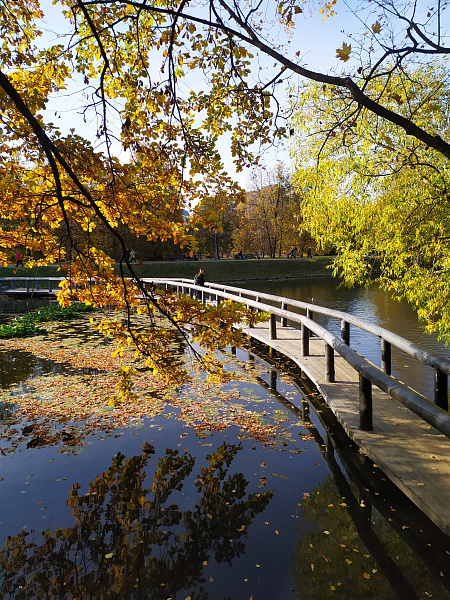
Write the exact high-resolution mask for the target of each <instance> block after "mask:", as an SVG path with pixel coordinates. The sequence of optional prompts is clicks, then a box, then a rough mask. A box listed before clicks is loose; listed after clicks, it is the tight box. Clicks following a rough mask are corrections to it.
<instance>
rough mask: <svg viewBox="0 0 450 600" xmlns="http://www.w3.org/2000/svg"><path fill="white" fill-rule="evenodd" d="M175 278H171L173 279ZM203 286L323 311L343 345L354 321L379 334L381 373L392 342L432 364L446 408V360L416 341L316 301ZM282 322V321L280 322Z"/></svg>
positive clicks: (437, 398)
mask: <svg viewBox="0 0 450 600" xmlns="http://www.w3.org/2000/svg"><path fill="white" fill-rule="evenodd" d="M174 281H175V279H174ZM176 281H180V282H183V281H184V282H186V283H193V280H192V279H181V278H180V279H178V280H176ZM205 287H208V288H212V289H219V290H223V291H228V292H237V293H238V295H239V296H240V297H245V296H251V297H254V298H256V299H258V298H259V299H263V300H269V301H271V302H277V303H279V304H280V305H281V308H287V307H288V306H293V307H296V308H300V309H303V310H306V314H307V316H309V317H310V318H313V315H314V314H315V313H317V314H321V315H325V316H328V317H331V318H334V319H339V320H340V321H341V339H342V341H344V342H345V343H346V344H347V345H349V343H350V328H349V325H354V326H355V327H358V328H359V329H362V330H363V331H366V332H367V333H370V334H372V335H376V336H377V337H379V338H381V366H382V369H383V371H384V372H385V373H387V374H388V375H390V373H391V355H392V349H391V347H392V346H395V347H396V348H398V349H399V350H402V352H404V353H405V354H407V355H408V356H411V357H412V358H415V359H416V360H418V361H419V362H421V363H422V364H425V365H427V366H430V367H432V368H433V369H434V370H435V389H434V402H435V403H436V404H437V405H438V406H441V407H442V408H445V409H446V408H447V404H448V384H447V376H448V375H450V360H448V359H447V358H443V357H442V356H436V355H434V354H431V353H430V352H427V351H426V350H423V349H422V348H420V347H419V346H417V345H416V344H413V343H412V342H410V341H409V340H407V339H405V338H403V337H401V336H400V335H397V334H396V333H393V332H392V331H389V330H388V329H384V328H383V327H380V326H379V325H375V324H374V323H369V322H367V321H364V320H363V319H360V318H359V317H355V316H353V315H351V314H349V313H346V312H342V311H339V310H335V309H333V308H326V307H324V306H318V305H317V304H311V303H308V302H302V301H301V300H294V299H292V298H286V297H281V296H274V295H272V294H266V293H264V292H257V291H254V290H248V289H245V288H237V287H233V286H230V285H223V284H217V283H209V282H207V283H205ZM284 325H286V323H284Z"/></svg>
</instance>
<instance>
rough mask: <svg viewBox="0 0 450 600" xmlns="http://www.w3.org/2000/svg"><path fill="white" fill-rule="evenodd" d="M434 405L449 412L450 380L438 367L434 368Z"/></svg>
mask: <svg viewBox="0 0 450 600" xmlns="http://www.w3.org/2000/svg"><path fill="white" fill-rule="evenodd" d="M434 403H435V404H436V405H437V406H439V408H443V409H444V410H447V411H448V378H447V373H444V372H443V371H441V370H440V369H439V368H438V367H435V368H434Z"/></svg>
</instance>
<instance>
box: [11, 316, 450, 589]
mask: <svg viewBox="0 0 450 600" xmlns="http://www.w3.org/2000/svg"><path fill="white" fill-rule="evenodd" d="M174 351H178V352H183V351H185V348H184V347H183V346H182V344H181V342H180V344H179V346H178V347H177V348H174ZM221 356H222V358H223V360H224V361H226V363H227V369H228V370H229V371H230V372H235V373H236V374H237V375H239V379H237V380H234V379H232V380H231V381H230V382H228V383H226V384H223V385H222V386H212V385H211V384H207V383H206V382H205V379H204V378H203V377H202V376H201V375H200V376H199V377H198V378H196V379H195V380H194V381H193V382H192V384H186V385H184V386H180V387H179V388H177V389H165V388H164V386H162V385H161V384H159V383H157V382H156V381H155V380H153V379H152V378H151V377H150V376H149V374H148V373H146V372H145V370H143V369H141V367H140V365H135V366H136V376H135V377H136V387H135V390H136V393H137V395H138V398H137V401H136V403H135V404H129V405H126V406H125V405H117V406H115V405H114V404H117V403H114V396H115V391H116V385H117V381H118V376H117V368H118V362H117V360H116V359H113V358H112V357H111V348H110V347H108V345H106V344H105V341H104V339H103V338H100V337H99V336H98V335H97V334H96V333H95V332H93V331H92V332H90V333H89V325H88V321H87V320H86V321H85V320H83V319H82V320H81V321H77V322H76V323H72V324H70V325H67V324H65V325H57V324H55V325H53V326H52V328H51V330H50V331H49V333H48V335H47V336H41V337H39V336H37V337H35V338H31V339H27V340H17V341H11V342H9V341H8V342H4V343H2V351H1V353H0V358H1V363H0V365H1V367H2V387H3V394H2V397H1V401H0V419H1V422H0V425H1V428H0V432H1V438H0V494H1V496H0V498H1V500H0V502H1V513H0V514H1V516H0V521H1V522H0V537H1V540H0V562H1V567H2V568H1V573H0V590H1V598H2V599H3V598H4V599H9V598H11V599H12V598H14V599H25V598H26V599H31V598H58V599H60V598H61V599H66V598H67V599H69V598H80V599H82V598H96V599H97V598H98V599H100V598H102V599H103V598H104V599H116V598H117V599H121V600H123V599H124V598H127V599H128V598H146V599H147V598H148V599H152V600H153V599H154V600H159V599H161V600H168V599H169V598H171V599H172V600H175V599H177V600H179V599H181V600H186V599H188V598H189V599H191V600H200V599H201V600H207V599H209V600H222V599H223V600H225V599H230V600H237V599H243V600H250V599H253V600H266V599H267V600H288V599H292V600H297V599H298V600H300V599H302V600H308V599H309V598H311V599H313V598H314V599H316V600H317V599H321V598H323V599H325V598H330V597H331V598H339V599H349V598H351V599H352V600H353V599H354V600H359V599H361V600H362V599H367V598H377V599H378V598H383V600H384V599H391V598H392V599H394V598H408V600H410V599H413V598H429V597H434V598H440V599H445V598H450V592H449V589H450V566H449V557H450V554H449V553H450V546H449V544H448V538H447V537H446V536H444V535H443V534H441V533H440V532H439V531H438V530H437V529H436V528H435V527H434V526H433V525H432V524H431V523H429V522H428V521H427V520H426V519H425V518H424V517H422V515H421V514H420V513H419V512H418V511H417V510H416V509H415V508H414V507H413V506H412V505H410V503H409V502H408V501H407V500H406V499H405V498H404V497H403V496H402V495H401V494H399V493H398V492H397V491H396V489H395V488H393V487H392V486H390V485H389V481H387V480H386V478H385V477H384V476H383V474H382V473H380V472H378V471H379V470H378V469H377V468H376V467H375V466H374V465H373V464H372V463H370V461H368V460H367V459H366V458H365V457H364V456H363V455H361V453H360V452H358V449H357V448H355V447H354V446H353V445H352V444H351V442H350V441H349V440H348V438H346V436H345V434H344V433H343V431H342V430H341V429H340V428H339V426H338V425H337V424H336V423H335V421H334V419H333V417H332V415H330V413H329V411H327V409H326V407H324V406H323V405H322V404H321V401H320V398H319V397H318V395H317V393H316V392H315V390H314V389H310V388H308V386H307V385H306V386H304V387H300V382H299V381H298V380H297V379H296V377H297V375H298V374H297V373H296V372H295V370H293V367H292V366H291V365H288V364H284V363H282V362H281V360H280V359H278V362H276V364H274V362H273V361H274V359H273V358H272V359H271V358H269V357H267V356H265V355H264V349H258V348H247V349H242V350H238V351H237V352H236V353H235V354H233V352H231V349H224V350H223V351H222V353H221ZM275 387H276V389H275ZM110 400H111V404H109V401H110ZM330 432H331V433H332V434H333V437H334V438H335V439H339V440H340V444H339V452H336V451H333V449H332V448H331V447H330V444H329V439H330V436H329V434H330Z"/></svg>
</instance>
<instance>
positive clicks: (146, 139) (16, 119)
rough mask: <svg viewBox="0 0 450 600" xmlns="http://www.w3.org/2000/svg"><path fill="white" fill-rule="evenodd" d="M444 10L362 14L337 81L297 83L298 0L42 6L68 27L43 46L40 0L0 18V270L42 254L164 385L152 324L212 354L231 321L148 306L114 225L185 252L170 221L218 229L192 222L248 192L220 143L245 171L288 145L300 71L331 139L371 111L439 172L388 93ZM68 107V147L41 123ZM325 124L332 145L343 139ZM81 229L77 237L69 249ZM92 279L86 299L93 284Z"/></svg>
mask: <svg viewBox="0 0 450 600" xmlns="http://www.w3.org/2000/svg"><path fill="white" fill-rule="evenodd" d="M335 5H336V6H335ZM338 8H339V2H338V1H337V0H336V1H333V2H331V3H330V4H329V5H327V6H325V7H321V6H317V7H316V6H314V5H312V12H313V14H314V13H315V12H316V11H319V10H322V11H324V13H325V17H327V16H328V17H329V19H331V18H332V12H333V10H338ZM445 8H446V2H441V3H439V4H438V5H436V7H435V8H433V9H430V10H429V12H428V13H427V12H426V11H425V12H423V13H422V11H421V10H419V9H418V8H417V7H416V4H415V3H414V2H406V3H405V4H403V5H402V6H401V7H398V6H397V4H396V3H392V2H370V3H365V2H363V9H364V10H358V19H359V20H360V22H361V23H362V25H363V29H362V31H361V37H358V32H357V31H356V29H355V30H354V31H353V32H350V34H351V35H352V36H353V37H352V39H351V40H350V39H347V38H346V41H344V42H343V43H342V47H341V48H339V49H338V52H337V55H338V58H339V59H341V60H342V61H343V62H342V65H345V69H346V71H345V72H344V73H343V74H342V75H336V74H335V73H334V72H333V70H332V67H333V66H334V65H330V67H331V69H330V72H328V71H326V70H323V71H321V72H317V71H315V70H313V69H310V68H308V67H307V62H306V60H307V58H306V53H304V54H302V50H301V49H300V48H299V47H298V46H297V42H295V44H292V43H291V44H290V43H289V42H290V39H289V38H290V37H291V38H292V35H291V34H292V32H293V31H294V26H295V25H296V26H297V28H298V29H297V30H296V31H300V32H301V27H302V26H303V25H304V26H306V27H308V22H307V18H308V16H307V15H306V12H304V6H303V5H300V4H298V3H297V2H296V0H289V1H288V2H284V1H283V2H281V1H280V2H274V3H267V5H263V4H261V3H260V2H256V3H252V2H250V3H243V4H241V3H238V2H236V3H233V4H229V3H227V1H226V0H210V1H209V2H207V3H206V5H203V4H201V3H200V4H199V3H196V2H194V1H193V2H187V1H186V0H182V1H181V2H172V1H167V2H166V1H164V2H158V3H148V2H140V1H135V0H129V1H124V2H118V1H116V0H90V1H83V0H76V1H74V0H63V1H61V2H57V3H56V4H55V5H53V7H52V9H51V10H52V21H53V15H54V13H55V11H58V10H62V15H61V18H58V19H55V22H57V23H62V26H61V30H60V31H59V32H55V34H53V33H52V34H50V35H49V34H48V33H47V34H46V35H45V36H43V35H42V30H43V29H44V28H47V24H46V23H45V20H44V17H45V15H44V14H43V13H42V11H41V8H40V6H39V4H38V2H37V1H36V0H12V1H11V2H8V3H3V4H2V11H1V13H0V32H1V40H2V42H1V43H2V53H1V58H0V102H1V143H0V156H1V161H0V174H1V177H0V199H1V202H0V223H1V225H2V227H1V228H0V247H2V248H3V249H4V251H3V253H2V254H1V256H0V258H1V259H2V260H3V261H4V262H6V260H7V258H8V253H10V252H11V249H12V248H15V247H26V248H27V249H29V250H30V251H31V252H32V254H33V256H38V254H39V255H40V256H42V258H41V259H40V260H38V261H37V262H38V263H47V262H51V261H55V260H60V261H66V263H67V267H68V269H69V273H70V278H71V282H70V283H68V284H67V286H66V287H65V288H64V289H63V290H62V293H61V296H60V299H61V301H62V302H63V303H64V302H68V301H71V300H72V299H74V298H78V299H80V300H83V301H86V302H90V303H92V304H94V305H95V306H96V307H99V308H101V307H102V306H105V305H108V306H109V307H112V308H116V309H118V310H124V309H125V310H127V311H128V316H127V320H126V323H125V324H123V323H120V322H119V321H117V322H115V321H111V322H105V323H104V324H103V330H104V331H106V332H108V333H113V334H115V335H117V336H118V339H119V341H120V344H122V346H123V345H124V344H128V343H134V344H135V345H136V346H137V348H138V351H140V352H143V353H145V355H146V356H147V358H148V364H149V366H151V367H152V368H154V369H155V371H156V372H160V373H165V374H166V375H167V376H173V374H174V372H175V371H174V370H173V369H172V368H171V366H170V359H171V357H170V356H169V355H168V354H167V352H165V350H164V348H165V340H166V336H167V335H168V329H167V326H166V325H160V323H159V321H158V318H157V315H163V316H164V318H165V319H166V320H169V321H170V322H171V323H172V326H175V327H180V328H183V325H184V324H185V323H190V324H191V327H193V334H194V338H195V337H197V338H198V339H199V340H201V341H202V342H203V343H205V342H206V341H208V343H209V344H211V346H214V344H215V343H216V342H217V340H218V339H221V340H222V342H225V343H226V342H227V341H230V340H231V338H230V336H231V335H232V334H231V323H232V317H231V314H230V313H227V315H226V319H227V323H229V324H230V327H229V328H228V327H226V328H224V327H219V323H220V321H223V318H222V316H221V314H220V310H221V309H220V307H219V309H218V311H216V313H215V317H214V316H213V315H212V314H211V315H207V317H205V318H206V321H207V323H208V327H209V335H208V336H206V335H204V332H200V331H196V329H195V323H198V322H199V321H201V320H204V315H203V314H200V317H199V312H198V311H199V308H198V306H197V305H196V304H195V303H191V302H189V301H188V300H187V299H185V298H176V297H175V296H173V295H170V294H169V295H166V296H163V297H161V296H159V295H155V294H153V293H147V294H146V292H145V290H144V289H143V287H142V285H141V284H140V282H139V281H138V279H137V278H136V277H135V273H134V272H133V267H132V265H131V264H130V263H129V260H128V256H129V250H130V248H129V247H128V246H127V242H126V240H125V239H124V237H123V235H121V230H120V228H121V227H124V228H127V229H128V230H130V231H132V232H133V234H134V235H135V236H136V237H141V236H145V237H146V238H147V240H149V241H155V240H162V241H165V240H171V241H172V242H173V243H174V244H175V245H177V246H178V247H180V248H195V244H196V242H195V239H194V238H193V237H192V236H191V235H190V233H189V230H188V229H187V228H186V226H185V224H184V223H180V221H179V220H178V219H177V217H176V216H177V215H178V214H179V211H180V210H181V211H184V210H190V211H191V210H193V211H194V214H193V221H194V222H193V225H194V226H196V221H197V222H200V221H202V222H207V223H211V224H216V223H217V208H213V209H212V210H205V211H202V210H201V207H203V206H212V207H215V205H216V199H217V198H220V197H222V196H223V195H224V194H225V195H227V196H228V197H238V196H239V194H242V191H241V190H240V189H239V188H238V186H237V185H236V184H235V183H234V182H233V180H232V178H231V177H230V176H228V175H227V173H226V172H225V170H224V168H223V162H222V159H221V157H220V154H219V151H218V144H219V140H221V139H222V138H223V136H225V139H227V140H228V141H229V142H228V145H229V149H230V153H231V155H232V156H233V158H234V160H235V164H236V168H237V170H241V169H243V168H244V167H246V166H252V165H255V164H257V163H258V159H259V157H258V152H257V151H254V152H252V149H255V148H259V144H266V143H271V142H273V141H274V140H276V139H280V138H282V137H283V136H285V135H286V134H287V133H292V132H291V131H290V130H288V129H286V122H285V121H284V118H285V116H286V115H285V114H284V113H283V111H282V110H281V108H280V104H279V101H278V103H277V96H278V99H279V92H278V93H277V91H278V90H280V89H283V85H282V84H283V81H285V79H286V78H287V77H289V76H290V75H293V74H295V75H298V76H300V77H303V78H306V79H309V80H313V81H316V82H319V83H320V84H322V85H324V86H325V87H326V88H327V87H328V86H332V87H331V88H330V89H332V90H334V92H335V97H336V98H338V99H339V101H340V107H341V110H340V112H339V114H338V115H337V116H338V124H340V125H344V126H347V128H351V127H353V123H354V122H360V121H363V120H364V118H365V117H366V115H367V114H372V115H375V117H376V119H377V120H378V119H379V120H380V122H381V121H385V122H386V123H388V124H389V127H391V126H392V127H394V128H396V129H398V130H401V131H403V132H405V134H406V135H407V136H410V137H411V138H414V139H415V140H417V141H419V142H420V143H421V145H422V146H421V147H423V148H425V147H428V148H432V149H433V150H434V151H436V153H438V154H440V155H442V160H447V159H448V158H449V157H450V146H449V144H448V143H447V142H446V141H445V131H443V130H441V129H439V127H438V126H437V125H436V123H435V121H434V120H433V118H432V117H427V116H426V114H425V113H424V112H423V111H421V112H420V115H423V116H420V118H417V115H418V113H417V111H415V110H409V109H408V107H409V102H408V101H405V100H404V99H403V97H402V95H401V94H400V92H399V91H398V90H396V91H394V92H392V90H391V89H390V86H389V82H390V81H391V80H392V78H393V77H394V75H398V76H399V77H404V78H405V81H407V79H408V77H409V75H408V73H409V66H410V64H411V63H413V61H414V60H415V59H416V58H419V59H421V60H423V61H425V60H426V59H427V57H429V56H433V57H437V56H440V55H445V54H447V53H448V48H447V46H446V37H445V35H444V20H443V15H444V14H445V13H443V11H444V10H445ZM58 17H59V14H58ZM305 19H306V20H305ZM269 31H270V35H267V33H268V32H269ZM347 37H349V36H347ZM301 38H302V36H301V35H299V36H298V39H301ZM270 39H275V40H279V41H276V42H274V43H271V42H269V41H268V40H270ZM292 39H294V38H292ZM283 40H286V44H284V45H283V43H282V42H283ZM349 41H351V43H348V42H349ZM259 58H261V59H262V62H263V63H264V64H261V68H257V61H258V59H259ZM268 61H270V62H268ZM271 65H273V66H271ZM348 65H349V66H348ZM442 68H443V69H444V70H445V64H444V65H443V66H442ZM330 73H331V74H330ZM397 94H398V97H399V98H400V99H401V102H399V101H398V100H397V99H396V95H397ZM74 95H77V101H78V102H79V104H78V105H77V107H76V110H75V111H74V117H73V120H74V123H73V125H74V126H73V127H72V130H71V131H67V132H66V131H63V130H62V128H61V129H60V128H58V127H57V125H56V124H55V123H53V122H52V119H53V113H51V112H50V109H51V110H52V111H53V110H54V107H55V101H56V106H58V102H59V103H60V104H59V108H57V109H56V112H58V110H59V111H61V110H65V109H66V106H65V105H66V103H68V102H69V99H70V98H71V97H73V96H74ZM63 98H64V99H63ZM77 119H78V121H77ZM83 120H85V121H86V122H89V124H90V132H91V134H92V136H91V137H92V139H91V140H86V139H84V138H83V137H82V135H81V134H80V131H78V130H77V129H78V127H77V123H78V122H79V121H81V123H82V122H83ZM330 127H331V128H329V129H328V131H329V133H330V135H331V133H333V131H334V130H335V128H336V124H334V125H333V124H331V125H330ZM94 140H95V141H94ZM256 142H258V145H256ZM119 154H121V158H120V159H119ZM143 174H145V177H144V176H143ZM12 223H14V226H13V227H12V226H8V224H9V225H11V224H12ZM100 226H101V227H103V228H104V229H105V231H108V232H109V233H110V234H111V236H114V237H115V238H116V240H117V244H116V247H115V250H114V252H116V253H118V258H119V275H115V274H114V270H113V266H114V264H113V257H112V256H111V255H110V254H108V253H107V252H105V251H104V250H100V249H99V248H97V246H95V245H94V237H93V236H94V230H95V229H96V228H98V227H100ZM61 228H64V229H65V238H64V243H62V237H61V235H60V232H61ZM75 230H77V231H78V230H81V231H83V232H84V234H86V235H81V236H79V235H77V236H74V235H73V232H74V231H75ZM90 234H92V235H90ZM133 279H134V281H135V282H137V285H136V283H133ZM92 280H95V286H90V285H88V284H89V282H91V281H92ZM75 283H77V284H78V285H77V287H74V285H73V284H75ZM142 295H145V298H146V302H145V306H144V305H143V304H142V300H141V298H140V297H141V296H142ZM134 309H136V310H139V311H143V310H145V311H147V314H148V316H149V329H148V331H147V332H146V333H145V334H144V333H142V332H140V333H139V334H136V332H135V331H133V329H132V318H131V317H132V314H133V311H134ZM233 318H235V319H236V320H238V321H240V320H242V319H243V318H245V311H244V312H242V310H241V309H239V308H236V309H235V313H234V315H233ZM213 333H214V335H213ZM232 341H233V343H234V342H236V341H238V340H235V339H233V340H232ZM119 351H120V348H119Z"/></svg>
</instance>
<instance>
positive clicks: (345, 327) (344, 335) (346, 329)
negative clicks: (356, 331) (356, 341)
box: [341, 319, 350, 346]
mask: <svg viewBox="0 0 450 600" xmlns="http://www.w3.org/2000/svg"><path fill="white" fill-rule="evenodd" d="M341 340H342V341H343V342H344V344H346V345H347V346H349V345H350V323H347V321H345V320H344V319H342V320H341Z"/></svg>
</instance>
